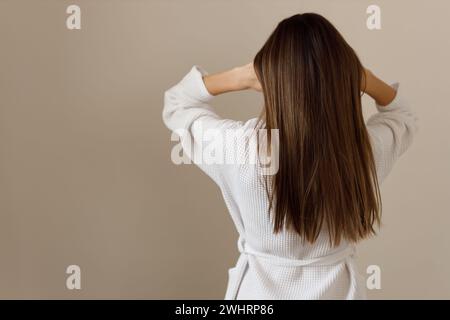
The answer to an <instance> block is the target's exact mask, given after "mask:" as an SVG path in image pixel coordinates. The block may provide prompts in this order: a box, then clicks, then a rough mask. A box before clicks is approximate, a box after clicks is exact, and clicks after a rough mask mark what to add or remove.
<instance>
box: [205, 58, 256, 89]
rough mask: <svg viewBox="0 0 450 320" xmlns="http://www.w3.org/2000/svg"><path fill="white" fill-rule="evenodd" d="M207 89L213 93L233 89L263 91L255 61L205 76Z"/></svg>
mask: <svg viewBox="0 0 450 320" xmlns="http://www.w3.org/2000/svg"><path fill="white" fill-rule="evenodd" d="M203 81H204V83H205V86H206V89H207V90H208V92H209V93H210V94H211V95H213V96H216V95H219V94H222V93H226V92H231V91H240V90H247V89H253V90H257V91H261V84H260V83H259V81H258V78H257V77H256V74H255V69H254V67H253V63H249V64H246V65H244V66H240V67H235V68H233V69H230V70H227V71H224V72H220V73H216V74H211V75H206V76H204V77H203Z"/></svg>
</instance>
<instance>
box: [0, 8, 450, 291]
mask: <svg viewBox="0 0 450 320" xmlns="http://www.w3.org/2000/svg"><path fill="white" fill-rule="evenodd" d="M69 4H78V5H79V6H80V7H81V10H82V17H81V18H82V25H81V26H82V29H81V30H68V29H67V28H66V24H65V21H66V18H67V16H68V15H67V14H66V8H67V6H68V5H69ZM370 4H377V5H379V6H380V7H381V9H382V12H381V14H382V15H381V18H382V29H381V30H374V31H370V30H368V29H367V27H366V19H367V17H368V15H367V14H366V8H367V7H368V5H370ZM307 11H313V12H318V13H320V14H322V15H324V16H325V17H327V18H328V19H330V20H331V21H332V22H333V23H334V24H335V25H336V27H337V28H338V29H339V30H340V31H341V32H342V34H343V35H344V37H345V38H346V39H347V40H348V42H349V43H350V44H351V45H352V46H353V47H354V49H355V50H356V51H357V53H358V54H359V56H360V58H361V60H362V61H363V63H364V64H365V66H366V67H368V68H370V69H372V70H373V71H374V72H375V73H376V74H377V75H379V76H380V77H381V78H383V79H385V80H386V81H389V82H393V81H399V82H400V83H401V86H402V88H403V90H404V93H405V94H406V95H407V96H408V99H409V100H410V102H411V104H412V105H413V108H414V110H415V111H416V112H417V114H418V117H419V119H420V131H419V134H418V135H417V138H416V140H415V141H414V144H413V146H412V147H411V149H409V150H408V152H407V153H406V154H405V155H404V156H403V157H402V158H401V159H400V160H399V162H398V163H397V164H396V166H395V167H394V169H393V171H392V173H391V174H390V176H389V177H388V178H387V180H386V181H385V182H384V184H383V185H382V187H381V191H382V197H383V222H384V225H383V227H382V229H381V232H380V233H379V235H378V236H377V237H376V238H373V239H370V240H368V241H365V242H363V243H362V244H361V245H359V247H358V248H359V251H358V265H359V269H360V272H361V273H363V274H365V271H366V268H367V266H369V265H373V264H375V265H378V266H380V268H381V271H382V273H381V276H382V277H381V281H382V282H381V283H382V289H381V290H374V291H369V292H368V293H369V297H370V298H447V299H448V298H450V275H449V270H450V252H449V250H448V248H449V245H450V233H449V232H448V229H449V225H450V203H449V199H450V126H449V124H450V123H449V119H450V106H449V103H448V90H449V84H450V80H449V71H450V63H449V61H448V57H449V56H450V44H449V30H450V27H449V24H450V18H449V16H450V2H449V1H447V0H434V1H419V0H415V1H411V0H401V1H400V0H398V1H381V0H378V1H365V0H348V1H331V0H321V1H317V0H315V1H313V0H311V1H298V0H296V1H268V0H246V1H242V0H239V1H238V0H228V1H225V0H221V1H219V0H214V1H211V0H202V1H201V0H195V1H193V0H191V1H184V0H171V1H166V0H164V1H163V0H160V1H143V0H141V1H138V0H127V1H125V0H123V1H118V0H108V1H106V0H96V1H88V0H78V1H75V0H74V1H62V0H41V1H32V0H28V1H23V0H1V1H0V39H1V47H0V254H1V256H0V261H1V263H0V298H174V299H178V298H191V299H196V298H206V299H213V298H216V299H222V298H223V296H224V294H225V287H226V280H227V269H228V268H230V267H232V266H234V264H235V262H236V259H237V257H238V251H237V245H236V241H237V233H236V231H235V229H234V225H233V224H232V221H231V218H230V217H229V214H228V212H227V210H226V207H225V205H224V203H223V200H222V198H221V194H220V191H219V189H218V188H217V187H216V186H215V185H214V183H213V182H212V180H210V179H209V178H208V177H207V176H206V175H204V174H203V173H201V172H200V170H198V168H196V167H194V166H192V165H191V166H189V165H182V166H176V165H174V164H173V163H172V162H171V160H170V152H171V148H172V146H173V145H174V144H175V143H174V142H171V141H170V133H169V131H168V130H167V129H166V128H165V126H164V125H163V123H162V119H161V111H162V106H163V93H164V91H165V90H166V89H168V88H169V87H170V86H172V85H173V84H175V83H176V82H178V81H179V80H180V79H181V78H182V77H183V76H184V75H185V73H187V72H188V71H189V69H190V68H191V67H192V65H194V64H198V65H201V66H202V67H204V68H205V69H206V70H208V71H209V72H216V71H221V70H223V69H226V68H230V67H233V66H235V65H240V64H244V63H247V62H250V61H251V59H253V57H254V55H255V53H256V52H257V50H259V48H260V47H261V46H262V44H263V42H264V41H265V39H266V38H267V37H268V35H269V34H270V32H271V31H272V30H273V28H274V27H275V26H276V24H277V22H278V21H279V20H281V19H282V18H285V17H287V16H290V15H292V14H295V13H299V12H307ZM213 105H214V106H215V107H216V109H217V110H218V112H219V113H220V114H222V115H223V116H225V117H230V118H235V119H247V118H250V117H254V116H256V115H257V113H258V112H259V110H260V108H261V105H262V99H261V97H260V95H259V94H257V93H253V92H242V93H233V94H228V95H224V96H221V97H218V98H217V99H215V100H214V101H213ZM364 108H365V112H366V113H367V115H370V114H372V113H373V112H374V104H373V102H372V101H370V100H368V99H367V98H365V99H364ZM71 264H76V265H79V266H80V267H81V272H82V277H81V281H82V289H81V290H72V291H71V290H68V289H66V278H67V276H68V275H67V274H66V273H65V271H66V267H67V266H68V265H71Z"/></svg>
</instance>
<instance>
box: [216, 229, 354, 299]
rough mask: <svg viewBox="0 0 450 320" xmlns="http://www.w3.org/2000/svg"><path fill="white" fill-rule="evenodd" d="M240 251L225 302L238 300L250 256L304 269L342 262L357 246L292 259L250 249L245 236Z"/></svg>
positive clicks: (240, 241)
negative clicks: (308, 257) (320, 255)
mask: <svg viewBox="0 0 450 320" xmlns="http://www.w3.org/2000/svg"><path fill="white" fill-rule="evenodd" d="M238 250H239V252H240V253H241V255H240V256H239V259H238V261H237V264H236V267H235V268H233V269H234V270H233V271H234V272H235V273H236V274H235V275H233V277H232V279H231V282H230V284H229V285H230V287H229V288H228V290H227V293H226V296H225V300H230V299H231V300H234V299H236V296H237V293H238V289H239V286H240V284H241V281H242V279H243V277H244V273H245V270H246V268H247V266H248V255H252V256H255V257H258V258H260V259H261V260H262V261H265V262H268V263H269V264H272V265H276V266H287V267H302V266H313V265H314V266H326V265H332V264H335V263H338V262H341V261H343V260H345V259H347V258H349V257H353V256H354V255H355V245H354V244H349V245H348V246H346V247H345V248H343V249H341V250H339V251H337V252H334V253H331V254H329V255H326V256H322V257H316V258H311V259H291V258H284V257H279V256H275V255H271V254H268V253H264V252H259V251H257V250H255V249H253V248H251V247H250V245H249V244H248V243H247V242H246V241H245V238H244V237H243V236H239V240H238Z"/></svg>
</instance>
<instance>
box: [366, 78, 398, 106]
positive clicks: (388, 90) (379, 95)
mask: <svg viewBox="0 0 450 320" xmlns="http://www.w3.org/2000/svg"><path fill="white" fill-rule="evenodd" d="M364 78H365V86H364V85H363V87H364V92H365V93H367V94H368V95H369V96H370V97H372V98H373V99H374V100H375V102H376V103H377V104H378V105H379V106H386V105H388V104H389V103H391V102H392V100H394V98H395V95H396V94H397V92H396V91H395V90H394V89H393V88H392V87H391V86H390V85H388V84H387V83H386V82H384V81H383V80H381V79H379V78H378V77H377V76H376V75H374V74H373V73H372V72H371V71H370V70H368V69H365V77H364Z"/></svg>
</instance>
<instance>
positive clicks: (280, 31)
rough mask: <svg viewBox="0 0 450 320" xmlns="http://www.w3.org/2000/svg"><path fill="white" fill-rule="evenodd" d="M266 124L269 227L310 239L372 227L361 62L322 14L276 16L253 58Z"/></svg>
mask: <svg viewBox="0 0 450 320" xmlns="http://www.w3.org/2000/svg"><path fill="white" fill-rule="evenodd" d="M254 66H255V71H256V74H257V76H258V79H259V80H260V82H261V86H262V89H263V93H264V104H265V106H264V118H265V119H264V120H265V123H266V128H267V129H278V130H279V131H278V134H279V154H278V157H279V158H278V161H279V169H278V172H277V173H276V175H275V176H273V177H271V178H270V184H271V192H270V194H269V197H270V203H271V208H270V210H272V209H273V210H272V211H273V214H274V215H275V219H274V221H275V225H274V231H275V232H278V231H280V230H281V229H282V227H283V226H286V227H289V228H293V229H294V230H295V231H296V232H297V233H298V234H300V235H301V237H302V238H303V239H305V240H307V241H309V242H314V241H315V240H316V239H317V237H318V235H319V233H320V231H321V230H322V228H323V227H326V228H327V230H328V232H329V235H330V241H331V242H332V243H333V244H334V245H338V244H339V243H340V241H341V240H342V239H345V240H348V241H351V242H356V241H358V240H360V239H363V238H366V237H367V236H369V235H371V234H374V233H375V231H374V224H379V223H380V214H381V213H380V212H381V199H380V195H379V187H378V181H377V175H376V169H375V163H374V159H373V154H372V149H371V145H370V141H369V136H368V133H367V129H366V126H365V122H364V118H363V113H362V109H361V88H360V85H361V82H362V77H363V70H364V68H363V67H362V65H361V62H360V61H359V59H358V56H357V55H356V53H355V52H354V50H353V49H352V48H351V47H350V46H349V45H348V44H347V42H346V41H345V40H344V38H343V37H342V36H341V34H340V33H339V32H338V31H337V30H336V28H335V27H334V26H333V25H332V24H331V23H330V22H329V21H328V20H326V19H325V18H324V17H322V16H320V15H318V14H314V13H305V14H298V15H294V16H292V17H290V18H287V19H285V20H283V21H281V22H280V23H279V24H278V26H277V27H276V29H275V30H274V31H273V33H272V34H271V35H270V37H269V38H268V40H267V41H266V43H265V44H264V46H263V47H262V48H261V50H260V51H259V52H258V53H257V55H256V57H255V59H254Z"/></svg>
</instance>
